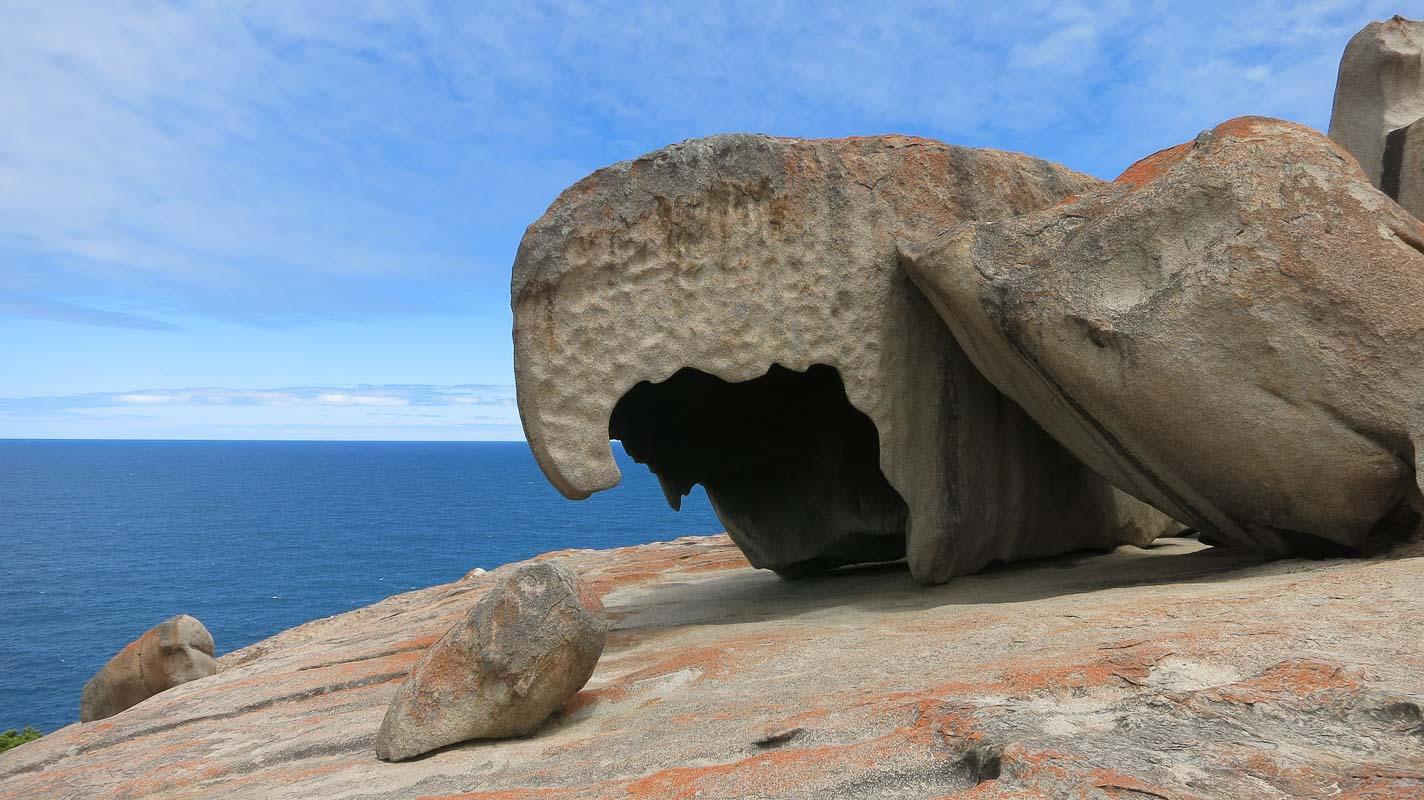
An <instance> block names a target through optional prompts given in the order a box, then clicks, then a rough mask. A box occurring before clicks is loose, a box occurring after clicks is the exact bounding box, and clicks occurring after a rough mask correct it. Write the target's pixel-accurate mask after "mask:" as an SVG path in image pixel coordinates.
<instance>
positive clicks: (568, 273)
mask: <svg viewBox="0 0 1424 800" xmlns="http://www.w3.org/2000/svg"><path fill="white" fill-rule="evenodd" d="M1099 183H1100V182H1099V181H1097V180H1095V179H1093V178H1091V177H1088V176H1086V175H1082V174H1080V173H1077V172H1074V171H1072V170H1070V169H1067V168H1065V167H1062V166H1059V165H1056V164H1052V163H1049V162H1046V161H1042V160H1040V159H1036V158H1031V157H1029V156H1025V155H1020V154H1017V153H1006V152H1002V151H997V150H987V149H975V148H968V147H956V146H953V145H947V144H944V143H942V142H937V141H933V140H929V139H922V138H916V137H909V136H866V137H853V138H846V139H788V138H778V137H772V136H756V135H740V134H738V135H723V136H713V137H709V138H706V139H696V140H690V141H686V142H682V143H680V144H675V145H671V146H669V147H666V148H663V149H661V150H658V151H656V152H653V153H649V154H647V155H645V156H642V157H640V158H637V159H634V160H632V161H626V162H623V163H620V164H614V165H612V166H610V167H606V168H604V169H600V170H598V171H597V172H594V173H593V174H592V175H589V176H588V177H586V178H584V179H583V180H581V181H579V182H578V183H576V184H574V185H573V186H572V187H570V188H569V189H568V190H566V191H565V192H564V193H563V194H561V195H560V196H559V198H558V199H557V200H555V201H554V203H553V204H552V205H551V206H550V207H549V209H548V210H547V211H546V212H545V213H544V215H543V216H542V217H541V218H540V219H538V220H537V221H535V222H534V224H533V225H531V226H530V227H529V230H528V232H527V233H526V234H525V236H524V239H523V242H522V243H521V245H520V248H519V253H518V256H517V257H516V259H515V263H514V275H513V283H512V287H511V288H512V294H513V307H514V351H515V355H514V367H515V379H516V383H517V384H518V390H519V392H518V394H519V408H520V416H521V418H522V420H523V422H524V428H525V431H526V433H527V434H528V438H529V444H530V447H531V449H532V450H533V451H534V454H535V456H536V457H537V458H538V461H539V464H540V466H541V467H542V468H543V470H544V473H545V475H546V476H547V477H548V478H549V480H550V482H551V483H553V484H554V486H556V487H557V488H558V489H559V490H560V491H561V492H563V493H564V494H565V495H566V496H568V497H571V498H575V499H578V498H583V497H587V496H588V495H589V494H591V493H593V492H597V491H601V490H604V489H607V488H609V487H611V486H614V485H615V484H617V483H618V480H619V477H620V476H619V472H618V467H617V466H616V465H615V464H614V462H613V458H612V453H611V451H610V449H609V439H610V437H612V438H615V439H619V440H621V441H622V442H623V445H624V447H625V448H626V449H627V451H628V453H629V454H630V455H631V456H633V458H634V459H635V460H637V461H639V462H642V463H645V464H647V465H648V467H649V468H650V469H651V470H652V471H653V472H654V473H655V474H656V475H657V476H658V478H659V480H660V481H661V483H662V485H663V489H664V492H665V493H666V496H667V499H668V502H669V503H670V504H672V505H673V507H674V508H676V507H677V506H678V504H679V503H680V502H681V498H682V497H683V496H684V495H686V494H687V493H688V492H690V491H691V490H692V487H693V486H694V485H697V484H701V485H703V486H704V487H705V488H706V490H707V495H708V497H709V498H710V499H711V501H712V505H713V508H714V509H715V510H716V512H717V515H718V517H719V518H720V519H721V521H722V523H723V525H725V526H726V529H727V532H728V533H729V534H730V535H731V536H732V538H733V540H734V541H736V542H737V544H738V546H740V547H741V548H742V550H743V552H745V553H746V555H747V557H748V559H749V560H750V561H751V562H752V564H753V565H754V566H758V567H764V568H768V569H772V570H776V571H777V572H778V573H780V574H782V575H783V576H786V577H800V576H805V575H808V574H814V573H819V572H824V571H826V570H828V569H831V568H834V567H837V566H841V565H845V564H855V563H865V562H877V561H892V560H895V559H898V558H901V557H904V558H906V559H907V561H908V562H909V565H910V569H911V571H912V572H913V573H914V575H915V577H916V578H917V579H918V580H920V581H922V582H924V583H942V582H944V581H946V580H948V579H949V578H951V577H953V576H955V575H963V574H967V573H971V572H975V571H977V570H980V569H982V568H983V567H984V566H985V565H987V564H989V563H992V562H995V561H1013V560H1019V559H1024V558H1033V557H1040V556H1046V555H1053V554H1057V553H1063V552H1067V551H1070V550H1073V549H1078V548H1107V547H1111V546H1112V545H1114V544H1115V543H1117V542H1122V541H1129V542H1132V543H1137V544H1142V543H1145V542H1146V541H1150V539H1152V538H1155V537H1156V536H1157V535H1158V534H1159V533H1161V532H1162V531H1164V530H1175V531H1180V530H1181V526H1180V525H1178V524H1175V523H1173V522H1171V521H1170V520H1167V519H1166V518H1165V517H1163V516H1162V515H1161V514H1160V513H1159V512H1157V511H1156V510H1155V509H1151V508H1148V507H1146V506H1143V505H1142V504H1141V503H1139V502H1138V501H1137V500H1135V499H1133V498H1130V497H1127V496H1125V495H1122V494H1121V493H1118V492H1116V491H1114V490H1113V489H1112V488H1111V487H1110V486H1108V485H1107V484H1106V483H1104V482H1103V481H1102V480H1101V479H1100V478H1098V476H1096V475H1094V474H1093V473H1092V472H1091V471H1089V470H1087V469H1084V468H1083V466H1082V465H1081V464H1080V463H1078V462H1077V461H1076V460H1075V459H1073V458H1072V457H1070V456H1069V455H1068V454H1067V453H1066V452H1065V451H1064V450H1063V448H1062V447H1060V446H1059V445H1058V444H1057V443H1055V442H1054V441H1053V440H1052V439H1051V438H1049V437H1048V436H1046V435H1045V434H1044V433H1043V431H1042V430H1040V429H1039V428H1038V426H1037V425H1036V424H1034V422H1033V421H1032V420H1030V419H1028V418H1027V417H1026V416H1025V415H1024V413H1023V412H1022V410H1020V409H1019V408H1018V407H1017V406H1015V405H1014V404H1013V403H1011V402H1008V401H1007V400H1006V399H1005V398H1004V397H1003V395H1002V394H1000V393H999V392H998V391H997V390H995V389H994V388H993V387H992V386H990V385H989V384H988V383H987V382H986V381H985V380H984V379H983V377H982V376H981V375H979V373H978V372H977V371H975V369H974V368H973V367H972V366H971V365H970V364H969V362H968V360H967V359H965V357H964V355H963V353H962V352H961V351H960V350H959V347H958V346H957V345H956V344H955V342H954V340H953V338H952V337H951V336H950V334H949V332H948V331H947V330H946V328H945V326H944V325H943V323H941V322H940V321H939V319H938V318H937V317H936V316H935V313H934V311H933V309H931V308H930V307H929V305H928V304H927V303H926V302H925V299H924V298H923V297H922V296H921V295H920V293H919V292H918V291H916V289H915V288H914V286H912V285H911V284H910V282H909V280H908V279H907V278H906V276H905V274H904V272H903V271H902V270H901V269H900V268H899V266H898V264H897V263H896V258H895V240H896V237H897V236H911V237H927V236H932V235H934V234H936V233H938V232H939V231H942V230H944V229H946V228H949V227H952V226H954V225H956V224H959V223H961V222H967V221H979V220H994V219H1003V218H1006V217H1011V216H1014V215H1015V214H1021V213H1024V212H1028V211H1034V210H1037V209H1041V208H1046V207H1048V206H1051V205H1053V204H1054V203H1056V202H1058V201H1059V200H1060V199H1061V198H1063V197H1065V196H1067V195H1071V194H1076V193H1082V192H1085V191H1090V190H1092V189H1094V188H1095V187H1096V186H1098V184H1099Z"/></svg>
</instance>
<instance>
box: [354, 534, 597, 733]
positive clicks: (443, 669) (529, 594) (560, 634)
mask: <svg viewBox="0 0 1424 800" xmlns="http://www.w3.org/2000/svg"><path fill="white" fill-rule="evenodd" d="M607 635H608V626H607V622H606V621H605V620H604V617H603V604H602V602H600V601H599V599H598V596H597V595H596V594H594V593H593V592H592V591H591V590H590V589H589V588H588V587H586V586H585V585H583V584H582V583H581V582H580V581H579V579H578V576H577V575H576V574H575V573H574V571H573V570H572V569H571V568H569V566H568V565H566V564H562V563H558V562H549V561H543V562H532V563H525V564H523V565H521V566H519V567H518V568H516V569H514V570H512V571H511V572H510V573H509V574H508V575H506V576H504V577H503V578H501V579H500V580H499V582H498V583H496V584H495V585H494V587H492V588H491V589H490V590H489V592H488V593H486V594H485V595H484V596H483V597H481V598H480V600H479V602H477V603H476V604H475V606H474V608H472V609H471V610H470V613H469V614H467V615H466V616H465V618H464V619H462V620H460V621H459V622H457V623H455V625H454V626H453V627H452V628H450V630H449V631H448V632H447V633H446V634H445V636H444V637H442V638H441V639H440V641H438V642H436V643H435V644H434V645H431V647H430V649H429V650H428V651H426V653H425V656H424V657H423V658H421V660H420V663H418V664H416V665H415V668H414V669H412V670H411V672H410V676H409V677H407V678H406V680H405V682H404V683H402V684H401V686H400V688H399V689H398V690H397V691H396V695H395V698H394V699H392V700H391V704H390V706H389V707H388V708H387V710H386V716H385V719H384V720H383V721H382V722H381V730H380V732H379V733H378V734H377V736H376V756H377V757H378V758H380V759H382V760H385V761H404V760H406V759H409V758H415V757H416V756H418V755H422V754H424V753H428V752H430V751H432V750H435V749H437V748H440V747H444V746H445V745H449V744H455V743H456V742H463V741H466V740H469V739H504V738H509V737H511V736H523V735H525V734H527V733H532V732H533V731H534V729H535V728H538V727H539V725H541V724H542V723H543V722H544V720H546V719H548V718H549V715H551V714H553V713H554V712H555V711H558V710H559V709H560V708H561V707H562V706H563V705H564V702H565V701H567V700H568V699H569V698H570V697H572V696H573V695H574V693H575V692H577V691H578V690H579V689H581V688H583V685H584V684H585V683H587V682H588V679H589V677H590V676H591V675H593V669H594V667H595V666H597V664H598V657H599V656H600V655H602V653H603V645H604V641H605V639H606V638H607Z"/></svg>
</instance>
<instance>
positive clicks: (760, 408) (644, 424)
mask: <svg viewBox="0 0 1424 800" xmlns="http://www.w3.org/2000/svg"><path fill="white" fill-rule="evenodd" d="M608 430H609V436H610V437H612V438H614V439H619V440H621V441H622V442H623V446H624V449H625V450H626V451H627V452H628V454H629V455H630V456H632V457H633V458H634V460H636V461H638V462H640V463H643V464H646V465H647V466H648V468H649V469H651V470H652V472H653V473H654V474H655V475H656V476H657V477H658V481H659V482H660V483H661V484H662V487H663V492H664V494H665V495H666V496H667V499H668V503H669V504H671V505H672V506H673V508H677V507H678V506H679V505H680V503H681V500H682V498H683V496H685V495H686V494H687V493H688V492H690V491H691V490H692V487H693V486H694V485H695V484H699V483H700V484H702V485H703V486H704V487H705V488H706V490H707V496H708V498H709V499H710V500H711V501H712V507H713V509H714V510H715V511H716V512H717V516H718V518H719V519H721V521H722V524H724V525H725V526H726V527H727V533H728V535H729V536H731V537H732V539H733V540H734V541H735V542H736V543H737V545H738V546H739V547H740V548H741V549H742V551H743V552H744V553H746V555H747V558H748V559H749V560H750V561H751V563H752V564H753V565H754V566H757V567H764V568H768V569H773V570H775V571H776V572H777V573H778V574H780V575H783V576H785V577H795V576H799V575H805V574H811V573H816V572H822V571H825V570H827V569H831V568H833V567H836V566H840V565H843V564H856V563H865V562H873V561H891V560H894V559H898V558H901V557H903V556H904V555H905V526H906V521H907V517H908V512H907V509H906V506H905V502H904V500H902V499H901V498H900V495H899V494H898V493H897V492H896V491H895V490H894V488H892V487H891V486H890V483H889V482H888V481H887V480H886V479H885V476H884V475H883V474H882V473H881V471H880V461H879V453H880V437H879V434H878V433H877V431H876V429H875V425H874V424H873V423H872V422H871V421H870V418H869V417H867V416H866V415H865V414H863V413H861V412H860V411H859V410H857V409H856V408H855V407H854V406H852V405H851V403H850V400H849V399H847V397H846V392H845V386H844V385H843V384H842V382H841V377H840V374H839V373H838V372H837V371H836V370H835V369H834V368H833V367H829V366H826V365H824V364H815V365H812V366H811V367H810V368H809V369H807V370H806V371H805V372H796V371H794V370H790V369H786V368H785V367H782V366H780V365H773V366H772V367H771V369H770V370H768V371H767V373H766V374H765V375H763V376H761V377H759V378H754V379H752V380H749V381H743V382H740V383H729V382H727V381H724V380H722V379H721V378H718V377H716V376H713V375H709V374H707V373H705V372H702V371H700V370H696V369H691V368H685V369H682V370H679V371H678V372H677V373H675V374H674V375H673V376H672V377H670V378H668V379H667V380H665V381H662V382H660V383H650V382H647V381H644V382H642V383H639V384H637V385H636V386H634V387H633V388H632V390H630V391H629V392H628V393H627V394H625V395H624V396H623V398H622V399H621V400H620V401H619V402H618V404H617V405H616V406H615V407H614V410H613V415H612V417H611V419H610V421H609V428H608Z"/></svg>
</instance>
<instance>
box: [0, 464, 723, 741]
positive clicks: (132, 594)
mask: <svg viewBox="0 0 1424 800" xmlns="http://www.w3.org/2000/svg"><path fill="white" fill-rule="evenodd" d="M614 453H615V456H616V457H617V459H618V464H619V467H620V469H621V470H622V471H623V483H622V484H621V485H620V486H618V487H617V488H616V489H613V490H610V491H607V492H603V493H601V494H596V495H594V496H593V497H591V498H589V499H587V500H584V501H581V502H573V501H570V500H565V499H564V498H563V497H562V496H560V495H559V494H558V492H556V491H555V490H554V489H553V487H551V486H549V484H548V483H547V482H546V481H545V480H544V477H543V475H542V474H540V472H539V468H538V466H537V465H536V464H535V463H534V457H533V455H532V454H531V453H530V452H529V448H528V446H527V445H525V444H524V443H522V442H419V443H415V442H186V441H184V442H177V441H169V442H154V441H142V442H140V441H60V440H43V441H39V440H0V547H3V554H0V730H5V729H8V728H22V727H24V726H26V725H32V726H34V727H35V728H38V729H39V730H41V731H44V732H49V731H52V730H54V729H56V728H58V727H61V726H63V725H66V724H68V723H70V722H74V721H76V720H77V719H78V714H79V710H78V709H79V695H80V691H81V689H82V688H83V686H84V682H85V681H87V680H88V679H89V677H90V676H91V675H93V674H94V672H95V671H96V670H98V669H99V668H100V667H102V666H103V665H104V663H105V662H106V661H108V659H109V658H110V657H111V656H113V654H114V653H116V652H118V650H119V649H120V648H121V647H123V646H124V645H125V644H127V643H128V642H129V641H131V640H132V639H134V638H135V637H137V636H138V635H139V634H141V633H143V632H144V631H145V630H147V629H148V628H150V627H152V626H153V625H156V624H157V623H159V622H162V621H163V620H164V619H167V618H168V617H170V616H172V615H174V614H180V613H185V614H191V615H193V616H195V617H197V618H198V619H200V620H202V621H203V623H204V624H205V625H207V627H208V630H209V631H211V632H212V634H213V638H214V639H215V640H216V642H217V649H218V653H219V654H221V653H226V652H229V651H232V650H236V649H237V648H239V647H243V646H246V645H249V644H251V643H253V642H256V641H258V640H260V639H263V638H266V637H267V636H271V635H272V634H274V633H277V632H279V631H282V630H284V629H286V628H290V627H292V626H294V625H298V624H300V623H303V622H306V621H308V620H312V619H316V618H319V617H324V616H328V615H331V614H338V613H341V612H343V611H348V610H350V609H353V608H357V607H360V606H364V605H368V604H370V603H373V602H376V601H378V600H381V599H383V598H385V597H389V596H390V595H393V594H398V593H400V592H404V591H408V590H410V589H417V588H421V587H425V586H430V585H432V584H437V583H444V582H448V581H452V580H455V579H457V578H459V577H461V576H462V575H464V574H465V573H466V572H468V571H470V570H471V569H474V568H476V567H483V568H485V569H490V568H492V567H496V566H499V565H500V564H505V563H508V562H511V561H518V560H521V559H525V558H528V557H530V556H533V555H536V554H538V553H542V552H546V551H549V550H557V549H562V548H568V547H599V548H602V547H618V546H623V545H630V544H639V543H643V542H651V541H659V540H666V539H671V538H675V537H677V536H683V535H687V534H694V533H698V534H701V533H714V532H717V531H720V530H722V527H721V525H720V523H718V521H717V518H716V517H715V516H714V515H713V513H712V509H711V507H710V505H709V504H708V502H707V498H706V495H705V494H703V493H702V491H701V489H700V488H699V489H697V490H696V491H695V492H694V494H693V495H692V496H691V497H688V498H686V500H685V501H684V503H683V507H682V511H681V512H674V511H672V510H671V509H670V508H668V506H667V504H666V503H665V502H664V501H663V496H662V492H661V491H660V490H659V488H658V485H657V481H656V479H654V478H653V476H652V475H651V474H650V473H649V472H648V471H647V469H646V468H645V467H643V466H641V465H639V464H635V463H633V461H632V460H631V459H630V458H628V456H627V455H626V454H624V453H623V451H622V450H621V449H620V448H619V447H618V446H617V444H616V443H615V445H614Z"/></svg>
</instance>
